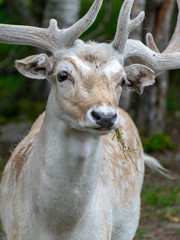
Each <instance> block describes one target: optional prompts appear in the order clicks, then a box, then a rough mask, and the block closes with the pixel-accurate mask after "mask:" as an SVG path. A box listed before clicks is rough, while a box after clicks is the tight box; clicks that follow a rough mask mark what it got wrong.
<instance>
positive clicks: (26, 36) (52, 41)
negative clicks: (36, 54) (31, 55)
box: [0, 20, 60, 52]
mask: <svg viewBox="0 0 180 240" xmlns="http://www.w3.org/2000/svg"><path fill="white" fill-rule="evenodd" d="M52 29H53V30H54V33H53V31H52ZM57 31H60V30H59V29H58V27H57V22H56V20H51V21H50V25H49V27H48V28H47V29H45V28H38V27H31V26H23V25H22V26H17V25H9V24H0V42H1V43H8V44H17V45H29V46H35V47H39V48H42V49H45V50H48V51H50V52H54V51H55V50H56V49H57V47H58V42H57V40H56V37H55V35H56V34H57Z"/></svg>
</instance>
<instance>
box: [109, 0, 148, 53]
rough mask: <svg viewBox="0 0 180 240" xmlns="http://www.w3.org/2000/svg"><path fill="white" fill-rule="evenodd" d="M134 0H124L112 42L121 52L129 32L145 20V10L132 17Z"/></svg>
mask: <svg viewBox="0 0 180 240" xmlns="http://www.w3.org/2000/svg"><path fill="white" fill-rule="evenodd" d="M133 3H134V0H126V1H124V3H123V5H122V8H121V11H120V13H119V18H118V25H117V30H116V34H115V38H114V40H113V42H112V43H111V44H112V46H113V47H114V48H115V49H117V50H118V51H119V53H120V54H123V53H124V50H125V47H126V43H127V40H128V37H129V34H130V33H131V32H132V31H133V30H134V29H135V28H137V27H138V26H139V25H140V24H141V23H142V21H143V20H144V12H143V11H142V12H141V13H140V14H139V15H138V16H137V17H136V18H135V19H133V20H131V19H130V14H131V9H132V6H133Z"/></svg>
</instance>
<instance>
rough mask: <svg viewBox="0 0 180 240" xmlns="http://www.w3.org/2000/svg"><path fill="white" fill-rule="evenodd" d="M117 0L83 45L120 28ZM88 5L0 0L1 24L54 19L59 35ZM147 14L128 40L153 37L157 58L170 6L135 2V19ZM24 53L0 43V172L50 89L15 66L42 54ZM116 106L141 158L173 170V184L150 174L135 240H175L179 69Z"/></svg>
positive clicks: (179, 185) (154, 0)
mask: <svg viewBox="0 0 180 240" xmlns="http://www.w3.org/2000/svg"><path fill="white" fill-rule="evenodd" d="M122 3H123V1H122V0H104V3H103V7H102V9H101V11H100V13H99V15H98V18H97V20H96V21H95V23H94V24H93V26H92V27H91V28H90V29H89V30H88V31H86V32H85V33H84V34H83V35H82V36H81V38H82V39H83V40H89V39H91V40H96V41H105V42H110V41H111V40H112V39H113V37H114V33H115V30H116V26H117V19H118V14H119V10H120V8H121V5H122ZM91 4H92V0H13V1H12V0H0V23H7V24H21V25H31V26H41V27H48V23H49V19H50V18H55V19H57V21H58V25H59V27H60V28H66V27H68V26H71V25H72V24H73V23H74V22H75V21H77V20H78V19H79V18H80V17H81V16H83V15H84V14H85V13H86V12H87V11H88V9H89V8H90V6H91ZM141 10H144V11H145V13H146V17H145V20H144V23H143V24H142V25H141V26H140V27H139V28H138V29H136V30H135V31H134V32H133V33H132V34H131V36H130V38H134V39H140V40H142V41H143V42H144V39H145V34H146V33H147V32H151V33H152V34H153V35H154V38H155V41H156V43H157V46H158V48H159V50H160V51H163V49H165V48H166V46H167V44H168V42H169V39H170V36H171V35H172V32H173V31H174V28H175V24H176V19H177V6H176V1H175V0H135V4H134V6H133V11H132V17H133V16H136V15H137V14H138V13H139V12H140V11H141ZM40 52H41V51H40V50H39V49H36V48H33V47H28V46H12V45H5V44H0V169H1V172H2V170H3V168H4V165H5V163H6V161H7V159H8V157H9V155H10V151H9V149H10V147H11V148H12V146H14V145H16V144H17V142H18V141H19V140H20V139H21V138H22V137H23V136H24V134H26V133H27V132H28V130H29V128H30V126H31V124H32V122H33V121H34V120H35V119H36V118H37V116H38V115H39V114H40V113H41V112H43V111H44V109H45V105H46V101H47V96H48V92H49V88H50V86H49V85H48V82H45V81H38V80H30V79H27V78H25V77H23V76H21V75H20V74H19V73H18V72H17V71H16V69H15V67H14V60H16V59H22V58H24V57H26V56H29V55H32V54H36V53H40ZM120 106H121V107H123V108H124V109H125V110H126V111H128V112H129V113H130V115H131V116H132V118H133V120H134V121H135V123H136V125H137V126H138V129H139V131H140V135H141V138H142V141H143V146H144V149H145V151H146V152H148V153H150V154H151V155H154V156H156V157H157V158H158V159H160V161H161V163H162V164H163V165H164V166H165V167H167V168H168V169H170V170H171V171H172V175H173V176H174V177H175V179H174V180H167V179H165V178H164V177H161V176H158V174H157V173H156V174H155V173H148V176H149V177H145V185H144V189H143V195H142V218H141V225H140V228H139V231H138V233H137V237H136V239H153V240H156V239H157V240H161V239H163V240H170V239H173V240H176V239H180V174H179V172H180V70H176V71H171V72H170V73H168V72H166V73H164V74H162V75H161V76H159V77H158V78H157V80H156V84H155V85H154V86H152V87H149V88H147V89H145V91H144V93H143V95H142V96H137V94H127V93H126V92H124V93H123V96H122V98H121V100H120Z"/></svg>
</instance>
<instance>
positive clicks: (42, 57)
mask: <svg viewBox="0 0 180 240" xmlns="http://www.w3.org/2000/svg"><path fill="white" fill-rule="evenodd" d="M15 66H16V68H17V70H18V71H19V72H20V73H21V74H22V75H24V76H25V77H28V78H33V79H34V78H35V79H46V78H47V77H48V76H49V74H50V73H52V70H53V64H52V62H51V60H50V58H49V57H48V56H47V55H46V54H38V55H33V56H30V57H27V58H24V59H22V60H16V62H15Z"/></svg>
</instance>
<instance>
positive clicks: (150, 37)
mask: <svg viewBox="0 0 180 240" xmlns="http://www.w3.org/2000/svg"><path fill="white" fill-rule="evenodd" d="M146 45H147V46H148V48H150V49H151V50H153V51H154V52H157V53H159V52H160V51H159V49H158V47H157V45H156V43H155V41H154V38H153V35H152V34H151V33H147V34H146Z"/></svg>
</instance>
